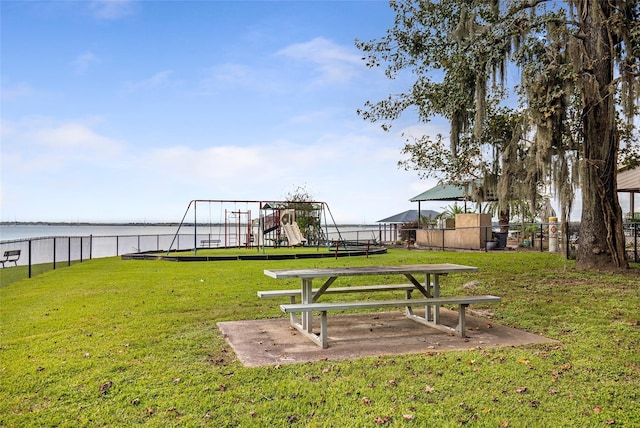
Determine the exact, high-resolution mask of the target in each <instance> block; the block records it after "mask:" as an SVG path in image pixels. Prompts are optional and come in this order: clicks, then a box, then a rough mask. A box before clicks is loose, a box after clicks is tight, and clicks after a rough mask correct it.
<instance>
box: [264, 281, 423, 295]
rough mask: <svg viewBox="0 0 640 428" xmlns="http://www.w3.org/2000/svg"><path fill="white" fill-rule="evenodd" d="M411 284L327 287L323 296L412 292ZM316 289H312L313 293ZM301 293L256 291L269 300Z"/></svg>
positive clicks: (291, 291)
mask: <svg viewBox="0 0 640 428" xmlns="http://www.w3.org/2000/svg"><path fill="white" fill-rule="evenodd" d="M414 289H415V287H414V286H413V284H388V285H354V286H352V287H329V288H327V290H326V291H325V292H324V294H332V293H362V292H367V291H395V290H403V291H407V290H414ZM317 291H318V289H317V288H314V289H313V293H315V292H317ZM301 294H302V291H301V290H300V289H299V288H298V289H296V290H269V291H258V297H261V298H271V297H299V296H300V295H301Z"/></svg>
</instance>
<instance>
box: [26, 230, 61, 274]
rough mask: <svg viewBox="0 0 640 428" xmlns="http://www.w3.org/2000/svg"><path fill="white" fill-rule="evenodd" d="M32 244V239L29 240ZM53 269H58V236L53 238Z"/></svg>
mask: <svg viewBox="0 0 640 428" xmlns="http://www.w3.org/2000/svg"><path fill="white" fill-rule="evenodd" d="M29 245H31V241H29ZM53 270H56V238H53Z"/></svg>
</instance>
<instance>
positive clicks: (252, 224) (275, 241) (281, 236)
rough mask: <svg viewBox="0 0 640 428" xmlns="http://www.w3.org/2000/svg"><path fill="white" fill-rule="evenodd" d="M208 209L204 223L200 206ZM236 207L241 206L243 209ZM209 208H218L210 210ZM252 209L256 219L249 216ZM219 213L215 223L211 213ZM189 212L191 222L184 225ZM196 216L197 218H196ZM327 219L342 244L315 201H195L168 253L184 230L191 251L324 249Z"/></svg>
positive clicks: (326, 209)
mask: <svg viewBox="0 0 640 428" xmlns="http://www.w3.org/2000/svg"><path fill="white" fill-rule="evenodd" d="M203 205H205V206H207V207H208V210H206V212H208V215H209V218H208V221H203V218H202V208H201V207H202V206H203ZM238 205H241V206H242V205H244V209H242V207H239V206H238ZM212 207H214V208H218V209H217V210H212ZM252 208H253V209H254V210H257V211H258V217H257V218H254V217H252V213H255V211H253V212H252ZM216 211H217V212H219V213H220V214H219V217H218V219H217V220H214V219H213V218H212V213H213V212H216ZM189 213H192V214H193V222H192V223H191V222H187V221H186V219H187V216H188V215H189ZM199 216H200V217H199ZM328 220H330V221H331V223H332V226H331V227H332V228H333V229H335V231H336V232H337V234H338V241H342V237H341V235H340V231H339V230H338V226H337V225H336V223H335V220H334V219H333V215H332V214H331V210H330V209H329V206H328V204H326V203H325V202H316V201H250V200H220V199H197V200H192V201H190V202H189V204H188V205H187V209H186V211H185V213H184V216H183V217H182V220H181V221H180V224H179V226H178V229H177V231H176V234H175V235H174V238H173V240H172V242H171V246H170V248H169V250H168V253H169V252H171V250H172V249H173V248H174V244H175V243H176V240H177V239H178V237H179V235H180V231H181V230H183V229H185V228H193V252H194V255H195V254H197V251H198V249H202V248H213V247H216V248H217V247H221V248H254V247H255V248H257V249H258V251H260V250H262V251H263V252H264V251H265V248H266V247H280V246H290V247H294V246H315V247H321V246H322V247H328V246H329V243H328V242H327V236H328V235H329V232H328V228H329V224H328Z"/></svg>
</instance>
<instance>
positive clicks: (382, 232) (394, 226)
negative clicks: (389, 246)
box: [376, 210, 440, 242]
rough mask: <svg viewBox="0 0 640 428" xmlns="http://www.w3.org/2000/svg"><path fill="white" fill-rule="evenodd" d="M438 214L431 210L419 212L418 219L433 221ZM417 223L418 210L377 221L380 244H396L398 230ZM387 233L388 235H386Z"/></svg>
mask: <svg viewBox="0 0 640 428" xmlns="http://www.w3.org/2000/svg"><path fill="white" fill-rule="evenodd" d="M439 214H440V213H439V212H437V211H433V210H422V211H420V217H421V219H422V220H424V219H431V220H433V219H435V218H436V217H437V216H438V215H439ZM417 221H418V210H407V211H403V212H401V213H398V214H395V215H392V216H391V217H387V218H383V219H382V220H378V221H377V222H376V223H379V225H378V234H379V236H380V238H379V240H380V242H396V241H398V239H399V233H398V231H399V228H400V226H402V225H403V224H406V223H413V222H417ZM387 232H388V233H387Z"/></svg>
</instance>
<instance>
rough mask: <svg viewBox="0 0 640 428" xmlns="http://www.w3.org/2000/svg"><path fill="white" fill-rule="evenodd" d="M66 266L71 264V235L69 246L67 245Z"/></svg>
mask: <svg viewBox="0 0 640 428" xmlns="http://www.w3.org/2000/svg"><path fill="white" fill-rule="evenodd" d="M67 266H71V237H69V246H68V247H67Z"/></svg>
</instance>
